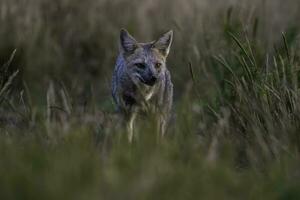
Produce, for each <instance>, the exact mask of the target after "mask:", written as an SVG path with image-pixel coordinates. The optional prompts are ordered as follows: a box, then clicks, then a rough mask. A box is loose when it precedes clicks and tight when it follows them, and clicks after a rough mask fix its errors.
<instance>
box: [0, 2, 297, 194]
mask: <svg viewBox="0 0 300 200" xmlns="http://www.w3.org/2000/svg"><path fill="white" fill-rule="evenodd" d="M117 11H118V14H116V12H117ZM128 11H130V12H128ZM133 11H134V12H133ZM299 11H300V3H298V2H296V1H292V0H288V1H286V2H285V3H284V5H283V4H282V2H281V1H280V0H273V1H271V0H269V1H268V0H266V1H258V0H257V1H253V2H251V3H249V2H247V1H229V0H228V1H217V0H215V1H213V2H211V1H208V0H207V1H205V0H203V1H196V0H187V1H180V0H175V1H171V0H167V1H164V2H161V1H158V0H156V1H128V0H116V1H108V0H88V1H84V2H82V1H76V0H73V1H71V0H62V1H58V0H55V1H49V0H41V1H38V0H27V1H25V0H24V1H17V0H2V1H1V2H0V21H1V29H0V35H1V38H2V39H1V42H0V60H1V63H6V64H3V66H2V67H1V68H0V72H1V73H0V77H1V79H0V199H300V190H299V188H300V181H299V180H300V160H299V152H300V134H299V131H300V104H299V98H300V93H299V80H300V79H299V62H300V57H299V53H300V52H299V37H298V35H299V25H298V21H299V17H300V14H299V13H300V12H299ZM121 27H125V28H127V29H129V31H130V32H132V34H133V35H135V36H137V38H138V39H141V40H142V41H143V40H151V39H153V38H155V37H157V36H158V35H160V34H161V33H162V32H164V31H165V30H167V29H171V28H172V29H174V31H175V41H174V45H173V47H172V52H171V55H170V57H169V60H168V62H169V69H170V71H171V73H172V78H173V81H174V84H175V106H174V119H173V121H172V122H171V124H170V128H169V131H168V134H167V137H166V138H165V139H164V140H157V138H156V132H155V129H154V128H153V126H152V122H151V119H149V120H144V121H143V120H142V121H140V123H139V124H138V127H137V130H136V131H137V133H138V134H136V138H135V141H134V143H133V144H132V145H129V144H128V142H127V139H126V135H125V133H124V131H123V130H122V129H121V128H120V126H118V118H117V116H115V114H113V113H114V107H113V104H112V103H111V97H110V90H109V87H110V76H111V73H112V70H113V66H114V59H115V57H116V55H117V44H118V34H119V29H120V28H121ZM14 49H17V51H14ZM12 52H13V53H12ZM9 57H10V59H9ZM7 60H8V61H7Z"/></svg>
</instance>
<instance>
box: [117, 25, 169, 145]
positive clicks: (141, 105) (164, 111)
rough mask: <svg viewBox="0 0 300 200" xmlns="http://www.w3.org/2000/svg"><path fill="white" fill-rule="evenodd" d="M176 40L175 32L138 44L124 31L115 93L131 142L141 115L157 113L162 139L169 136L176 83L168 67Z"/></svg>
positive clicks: (120, 40) (159, 132)
mask: <svg viewBox="0 0 300 200" xmlns="http://www.w3.org/2000/svg"><path fill="white" fill-rule="evenodd" d="M172 41H173V30H170V31H168V32H166V33H164V34H163V35H162V36H161V37H159V38H158V39H157V40H154V41H152V42H147V43H140V42H138V41H137V40H136V39H135V38H134V37H133V36H132V35H130V33H129V32H128V31H127V30H126V29H121V31H120V38H119V52H118V56H117V60H116V64H115V69H114V71H113V75H112V87H111V93H112V97H113V101H114V103H115V105H116V107H117V112H118V113H119V114H120V115H121V116H122V119H123V121H124V122H125V124H126V130H127V131H126V132H127V134H128V140H129V142H130V143H131V142H132V140H133V136H134V122H135V119H136V117H137V116H138V115H139V114H140V113H145V112H146V113H148V112H152V113H154V114H155V116H156V119H157V132H158V134H159V136H160V137H164V135H165V133H166V129H167V124H168V123H169V120H170V116H171V110H172V105H173V83H172V81H171V75H170V71H169V70H168V69H167V66H166V61H167V57H168V55H169V52H170V47H171V44H172Z"/></svg>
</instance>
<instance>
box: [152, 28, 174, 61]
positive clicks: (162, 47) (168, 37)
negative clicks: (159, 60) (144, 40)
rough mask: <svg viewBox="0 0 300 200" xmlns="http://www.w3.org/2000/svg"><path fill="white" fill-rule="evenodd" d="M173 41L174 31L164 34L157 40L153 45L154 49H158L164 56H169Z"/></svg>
mask: <svg viewBox="0 0 300 200" xmlns="http://www.w3.org/2000/svg"><path fill="white" fill-rule="evenodd" d="M172 40H173V31H172V30H170V31H169V32H167V33H165V34H163V36H161V37H160V38H159V39H158V40H156V41H155V42H154V44H153V48H156V49H158V50H159V51H160V53H161V54H163V55H164V56H168V54H169V51H170V47H171V44H172Z"/></svg>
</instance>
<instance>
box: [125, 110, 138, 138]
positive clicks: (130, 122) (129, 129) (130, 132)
mask: <svg viewBox="0 0 300 200" xmlns="http://www.w3.org/2000/svg"><path fill="white" fill-rule="evenodd" d="M135 117H136V114H131V115H130V117H129V119H128V121H127V125H126V126H127V134H128V141H129V143H131V142H132V139H133V133H134V130H133V128H134V126H133V124H134V120H135Z"/></svg>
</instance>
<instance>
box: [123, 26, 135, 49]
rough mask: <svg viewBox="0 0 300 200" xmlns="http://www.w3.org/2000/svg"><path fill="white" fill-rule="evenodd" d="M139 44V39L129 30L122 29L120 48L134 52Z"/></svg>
mask: <svg viewBox="0 0 300 200" xmlns="http://www.w3.org/2000/svg"><path fill="white" fill-rule="evenodd" d="M137 46H138V45H137V41H136V40H135V39H134V38H133V37H132V36H131V35H130V34H129V33H128V31H127V30H125V29H121V32H120V49H121V50H122V51H123V52H125V53H132V52H133V51H134V50H135V49H136V48H137Z"/></svg>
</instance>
